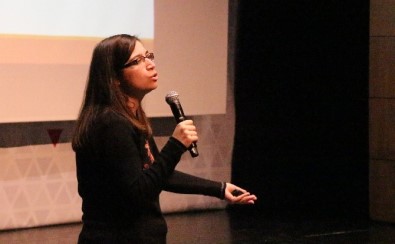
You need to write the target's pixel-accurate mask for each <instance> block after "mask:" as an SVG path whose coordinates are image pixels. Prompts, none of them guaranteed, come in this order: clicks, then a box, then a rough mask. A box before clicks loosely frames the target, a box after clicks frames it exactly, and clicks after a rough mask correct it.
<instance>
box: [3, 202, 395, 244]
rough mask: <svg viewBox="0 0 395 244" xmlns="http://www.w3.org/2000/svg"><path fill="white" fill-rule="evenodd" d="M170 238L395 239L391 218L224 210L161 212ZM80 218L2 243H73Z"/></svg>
mask: <svg viewBox="0 0 395 244" xmlns="http://www.w3.org/2000/svg"><path fill="white" fill-rule="evenodd" d="M165 217H166V220H167V223H168V228H169V232H168V237H167V240H168V244H184V243H185V244H191V243H202V244H213V243H223V244H227V243H232V244H238V243H395V224H389V223H381V222H374V221H368V220H365V221H362V220H344V219H336V220H334V219H331V220H295V219H293V220H284V219H277V220H275V219H273V218H271V219H268V218H266V217H265V216H259V215H256V214H254V215H251V216H249V215H246V214H238V213H234V212H233V211H232V212H229V211H226V210H217V211H203V212H190V213H178V214H167V215H165ZM80 229H81V224H80V223H74V224H65V225H57V226H47V227H37V228H30V229H20V230H8V231H1V232H0V243H5V244H14V243H17V244H24V243H26V244H43V243H44V244H63V243H64V244H72V243H76V241H77V238H78V234H79V231H80Z"/></svg>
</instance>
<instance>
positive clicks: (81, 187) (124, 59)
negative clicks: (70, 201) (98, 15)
mask: <svg viewBox="0 0 395 244" xmlns="http://www.w3.org/2000/svg"><path fill="white" fill-rule="evenodd" d="M153 60H154V55H153V53H150V52H148V51H147V50H146V49H145V48H144V46H143V44H142V43H141V41H140V40H139V39H138V38H137V37H135V36H130V35H125V34H122V35H115V36H111V37H108V38H106V39H104V40H102V41H101V42H100V43H99V44H98V45H97V46H96V47H95V49H94V51H93V55H92V60H91V65H90V70H89V77H88V81H87V87H86V91H85V98H84V102H83V104H82V108H81V112H80V115H79V118H78V120H77V126H76V131H75V135H74V137H73V142H72V146H73V149H74V151H75V152H76V161H77V178H78V192H79V194H80V196H81V198H82V200H83V202H82V211H83V217H82V220H83V227H82V231H81V233H80V236H79V243H166V233H167V226H166V222H165V220H164V218H163V216H162V213H161V210H160V206H159V194H160V192H161V191H162V190H167V191H172V192H176V193H188V194H203V195H208V196H213V197H218V198H221V199H226V200H227V201H228V202H229V203H238V204H253V203H254V201H255V200H256V197H255V196H254V195H251V194H249V193H248V192H246V191H245V190H244V189H241V188H239V187H237V186H235V185H233V184H231V183H222V182H216V181H211V180H206V179H202V178H198V177H195V176H192V175H188V174H184V173H181V172H178V171H175V167H176V165H177V163H178V162H179V160H180V158H181V155H182V154H183V153H184V152H185V151H186V150H187V148H188V147H189V146H190V145H191V144H192V142H194V141H197V140H198V136H197V132H196V128H195V126H194V124H193V121H192V120H185V121H183V122H180V123H179V124H178V125H177V126H176V128H175V129H174V132H173V134H172V136H171V137H170V138H169V140H168V142H167V143H166V145H165V146H164V147H163V149H162V150H161V151H159V150H158V148H157V146H156V144H155V142H154V140H153V136H152V129H151V127H150V123H149V121H148V118H147V117H146V115H145V113H144V111H143V109H142V107H141V106H140V105H141V102H142V99H143V98H144V96H145V95H146V94H147V93H149V92H150V91H152V90H154V89H155V88H157V86H158V83H157V81H158V74H157V72H156V70H155V63H154V62H153ZM234 190H240V191H242V194H241V195H239V196H237V197H236V196H233V195H232V194H231V192H232V191H234Z"/></svg>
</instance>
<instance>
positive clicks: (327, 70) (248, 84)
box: [230, 0, 369, 216]
mask: <svg viewBox="0 0 395 244" xmlns="http://www.w3.org/2000/svg"><path fill="white" fill-rule="evenodd" d="M236 3H237V4H234V6H237V11H236V12H237V16H233V17H235V18H237V34H236V36H237V38H236V50H235V53H236V54H235V94H234V95H235V109H236V132H235V145H234V151H233V162H232V163H233V165H232V181H233V182H235V183H237V184H240V185H241V186H244V187H246V188H247V189H249V190H250V191H251V192H253V193H256V194H257V195H258V197H259V201H258V202H257V204H256V205H255V206H252V207H251V206H248V207H245V206H243V207H240V208H239V207H234V208H235V209H238V211H240V210H246V209H248V210H254V211H255V210H258V211H259V212H262V213H265V214H273V215H287V216H294V215H297V216H299V215H302V216H368V164H369V154H368V144H369V142H368V68H369V63H368V60H369V54H368V51H369V1H368V0H337V1H330V0H311V1H302V0H292V1H290V0H270V1H269V0H260V1H236ZM230 17H232V16H230Z"/></svg>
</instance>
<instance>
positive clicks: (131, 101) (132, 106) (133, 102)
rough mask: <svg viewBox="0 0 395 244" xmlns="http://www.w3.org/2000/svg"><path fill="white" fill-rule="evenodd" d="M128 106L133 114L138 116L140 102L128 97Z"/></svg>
mask: <svg viewBox="0 0 395 244" xmlns="http://www.w3.org/2000/svg"><path fill="white" fill-rule="evenodd" d="M127 104H128V106H129V108H130V109H131V110H132V112H133V114H135V115H136V113H137V109H138V108H139V107H140V100H139V99H137V98H134V97H128V101H127Z"/></svg>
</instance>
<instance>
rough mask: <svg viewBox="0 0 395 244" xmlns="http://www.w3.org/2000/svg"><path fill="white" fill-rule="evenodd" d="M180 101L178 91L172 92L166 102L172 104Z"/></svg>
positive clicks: (167, 96) (168, 94)
mask: <svg viewBox="0 0 395 244" xmlns="http://www.w3.org/2000/svg"><path fill="white" fill-rule="evenodd" d="M177 101H178V93H177V92H176V91H170V92H168V93H167V95H166V102H167V103H168V104H172V103H175V102H177Z"/></svg>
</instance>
